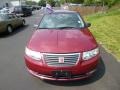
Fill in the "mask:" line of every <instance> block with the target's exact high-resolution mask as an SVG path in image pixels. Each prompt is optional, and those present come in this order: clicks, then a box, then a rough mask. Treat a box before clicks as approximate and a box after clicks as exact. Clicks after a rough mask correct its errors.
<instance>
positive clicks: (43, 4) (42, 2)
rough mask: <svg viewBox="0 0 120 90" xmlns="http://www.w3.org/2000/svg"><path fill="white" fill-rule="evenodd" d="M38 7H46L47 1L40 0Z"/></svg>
mask: <svg viewBox="0 0 120 90" xmlns="http://www.w3.org/2000/svg"><path fill="white" fill-rule="evenodd" d="M38 5H39V6H43V7H45V6H46V0H40V1H39V2H38Z"/></svg>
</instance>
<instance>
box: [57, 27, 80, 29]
mask: <svg viewBox="0 0 120 90" xmlns="http://www.w3.org/2000/svg"><path fill="white" fill-rule="evenodd" d="M67 28H68V29H71V28H75V29H78V27H57V29H67Z"/></svg>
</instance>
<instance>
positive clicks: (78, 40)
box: [25, 27, 100, 80]
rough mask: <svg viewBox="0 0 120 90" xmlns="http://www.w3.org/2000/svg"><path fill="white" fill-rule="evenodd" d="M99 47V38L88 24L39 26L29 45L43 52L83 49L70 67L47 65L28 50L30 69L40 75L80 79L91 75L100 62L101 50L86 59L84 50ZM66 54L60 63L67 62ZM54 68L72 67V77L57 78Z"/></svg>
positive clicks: (26, 60)
mask: <svg viewBox="0 0 120 90" xmlns="http://www.w3.org/2000/svg"><path fill="white" fill-rule="evenodd" d="M97 47H98V44H97V42H96V40H95V39H94V37H93V35H92V34H91V32H90V31H89V30H88V28H87V27H85V28H83V29H62V30H61V29H38V30H36V31H35V32H34V34H33V35H32V37H31V39H30V41H29V42H28V45H27V48H28V49H30V50H33V51H37V52H40V53H52V54H56V53H57V54H69V53H80V57H79V60H78V63H77V64H75V65H74V66H69V67H65V66H63V67H54V66H48V65H47V64H46V63H45V61H44V59H42V60H40V61H37V60H34V59H33V58H31V57H29V56H27V55H26V54H25V63H26V66H27V69H28V71H29V72H30V73H31V74H33V75H34V76H37V77H39V78H41V79H48V80H78V79H83V78H86V77H88V76H90V75H91V74H92V73H93V72H94V71H95V70H96V66H97V64H98V61H99V58H100V55H99V53H98V54H97V55H96V56H94V57H92V58H90V59H89V60H86V61H85V60H83V59H82V56H83V52H86V51H90V50H93V49H95V48H97ZM63 59H64V57H59V59H58V60H59V61H58V62H59V63H64V60H63ZM53 71H69V72H71V76H72V77H71V78H64V77H63V78H55V77H53V73H52V72H53Z"/></svg>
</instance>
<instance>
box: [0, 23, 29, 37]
mask: <svg viewBox="0 0 120 90" xmlns="http://www.w3.org/2000/svg"><path fill="white" fill-rule="evenodd" d="M28 26H29V25H25V26H23V27H19V28H16V29H15V30H14V31H13V32H12V33H11V34H6V33H1V34H0V38H7V37H10V36H13V35H15V34H17V33H19V32H22V31H23V30H26V28H27V27H28Z"/></svg>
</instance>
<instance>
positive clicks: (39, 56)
mask: <svg viewBox="0 0 120 90" xmlns="http://www.w3.org/2000/svg"><path fill="white" fill-rule="evenodd" d="M25 53H26V55H27V56H29V57H31V58H33V59H35V60H38V61H39V60H41V59H42V54H41V53H40V52H36V51H32V50H30V49H28V48H26V49H25Z"/></svg>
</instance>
